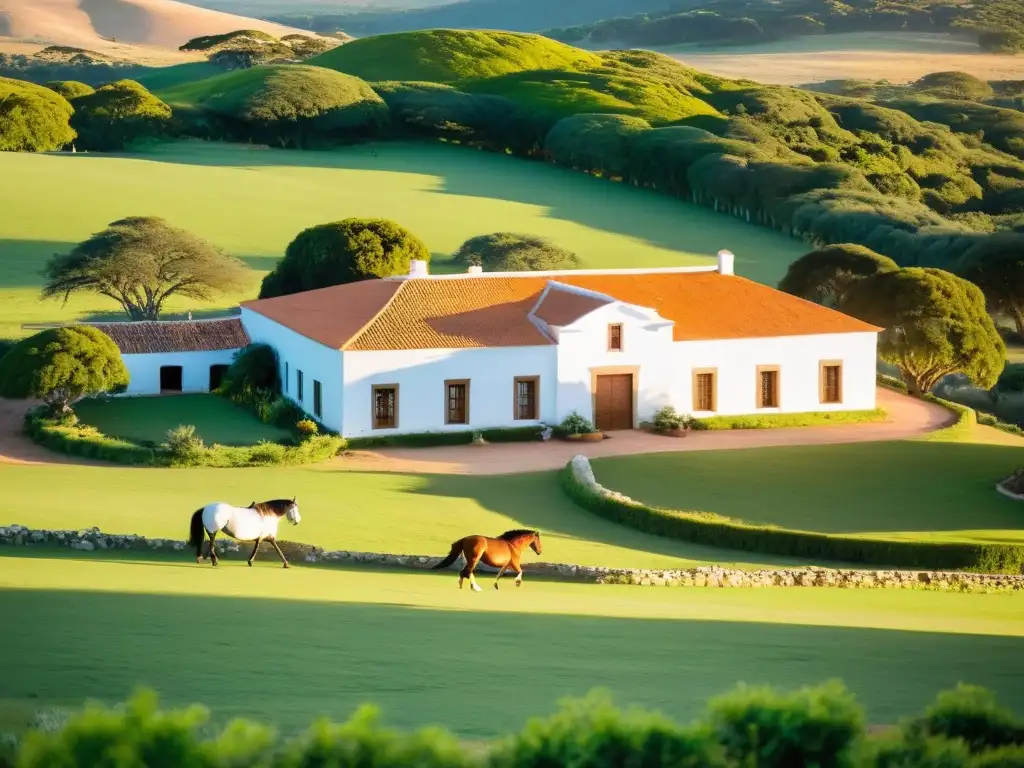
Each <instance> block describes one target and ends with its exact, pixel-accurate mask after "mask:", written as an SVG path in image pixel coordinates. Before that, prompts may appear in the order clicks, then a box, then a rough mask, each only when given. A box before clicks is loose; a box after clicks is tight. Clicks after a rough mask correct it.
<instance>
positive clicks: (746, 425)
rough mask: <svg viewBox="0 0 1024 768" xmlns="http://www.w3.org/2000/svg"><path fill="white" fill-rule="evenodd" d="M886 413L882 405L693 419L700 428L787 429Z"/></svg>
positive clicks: (854, 420)
mask: <svg viewBox="0 0 1024 768" xmlns="http://www.w3.org/2000/svg"><path fill="white" fill-rule="evenodd" d="M885 416H886V413H885V411H884V410H883V409H881V408H876V409H874V410H872V411H811V412H809V413H767V414H761V415H749V416H708V417H706V418H701V419H692V420H691V426H692V427H693V428H694V429H697V430H709V429H710V430H721V429H785V428H791V427H816V426H820V425H822V424H861V423H864V422H869V421H880V420H881V419H884V418H885Z"/></svg>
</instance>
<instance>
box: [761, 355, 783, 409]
mask: <svg viewBox="0 0 1024 768" xmlns="http://www.w3.org/2000/svg"><path fill="white" fill-rule="evenodd" d="M757 407H758V408H778V407H779V366H777V365H759V366H757Z"/></svg>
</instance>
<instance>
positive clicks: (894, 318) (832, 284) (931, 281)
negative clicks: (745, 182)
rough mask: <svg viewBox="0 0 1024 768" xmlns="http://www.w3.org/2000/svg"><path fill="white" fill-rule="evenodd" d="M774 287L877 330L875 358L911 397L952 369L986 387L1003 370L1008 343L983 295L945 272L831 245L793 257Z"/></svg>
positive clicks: (857, 249)
mask: <svg viewBox="0 0 1024 768" xmlns="http://www.w3.org/2000/svg"><path fill="white" fill-rule="evenodd" d="M1021 258H1022V259H1024V254H1021ZM779 288H780V289H782V290H784V291H786V292H787V293H791V294H794V295H796V296H800V297H802V298H805V299H808V300H810V301H814V302H817V303H820V304H825V305H828V306H832V307H834V308H836V309H839V310H840V311H842V312H845V313H847V314H849V315H852V316H853V317H857V318H860V319H861V320H864V321H865V322H869V323H872V324H874V325H877V326H879V327H880V328H882V329H883V331H882V333H881V334H880V337H879V347H878V351H879V356H880V357H881V358H882V359H883V360H884V361H885V362H887V363H890V364H891V365H894V366H896V367H897V368H898V369H899V370H900V372H901V373H902V375H903V380H904V382H905V383H906V384H907V388H908V390H909V392H910V393H911V394H913V395H918V396H920V395H921V394H923V393H926V392H930V391H931V390H932V388H933V387H934V386H935V385H936V384H937V383H938V382H939V380H940V379H942V378H944V377H945V376H948V375H950V374H953V373H959V374H963V375H964V376H966V377H967V378H968V379H969V380H970V381H971V382H972V383H973V384H974V385H975V386H977V387H981V388H983V389H991V388H992V387H994V386H995V385H996V382H997V381H998V379H999V376H1000V374H1001V373H1002V371H1003V367H1004V365H1005V362H1006V345H1005V344H1004V343H1003V340H1002V337H1001V336H1000V335H999V332H998V331H997V329H996V326H995V323H994V322H993V320H992V317H991V315H989V313H988V311H987V309H986V296H985V295H984V293H983V292H982V290H981V289H980V288H979V287H978V286H976V285H974V284H973V283H971V282H970V281H968V280H965V279H963V278H962V277H958V276H957V275H954V274H952V273H951V272H947V271H945V270H941V269H934V268H920V267H907V268H901V267H899V266H898V265H897V264H896V262H894V261H893V260H892V259H889V258H887V257H885V256H881V255H879V254H877V253H875V252H873V251H871V250H870V249H867V248H864V247H862V246H857V245H851V244H844V245H833V246H827V247H825V248H822V249H820V250H816V251H813V252H811V253H809V254H807V255H806V256H803V257H801V258H799V259H797V260H796V261H795V262H793V264H792V265H790V267H789V270H788V271H787V273H786V276H785V277H784V278H783V279H782V281H781V282H780V283H779ZM989 304H990V305H991V302H989Z"/></svg>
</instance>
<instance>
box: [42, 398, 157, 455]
mask: <svg viewBox="0 0 1024 768" xmlns="http://www.w3.org/2000/svg"><path fill="white" fill-rule="evenodd" d="M24 432H25V434H26V435H27V436H28V437H29V438H31V439H32V441H33V442H35V443H38V444H39V445H41V446H43V447H44V448H47V449H49V450H51V451H56V452H57V453H65V454H68V455H69V456H80V457H82V458H86V459H99V460H101V461H109V462H112V463H115V464H127V465H130V466H141V465H151V464H153V463H154V461H155V454H154V451H153V449H152V448H148V447H146V446H142V445H137V444H136V443H132V442H130V441H128V440H121V439H119V438H116V437H108V436H107V435H104V434H102V433H101V432H99V431H98V430H97V429H95V428H94V427H90V426H82V425H79V424H78V423H77V419H75V418H74V417H73V416H69V417H67V418H64V419H51V418H47V416H46V409H45V408H35V409H32V410H30V411H29V412H28V413H27V414H26V415H25V424H24Z"/></svg>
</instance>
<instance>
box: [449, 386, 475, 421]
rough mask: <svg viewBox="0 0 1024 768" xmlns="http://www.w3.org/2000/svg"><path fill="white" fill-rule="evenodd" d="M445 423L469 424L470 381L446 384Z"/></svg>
mask: <svg viewBox="0 0 1024 768" xmlns="http://www.w3.org/2000/svg"><path fill="white" fill-rule="evenodd" d="M444 423H445V424H469V379H449V380H448V381H446V382H445V383H444Z"/></svg>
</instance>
